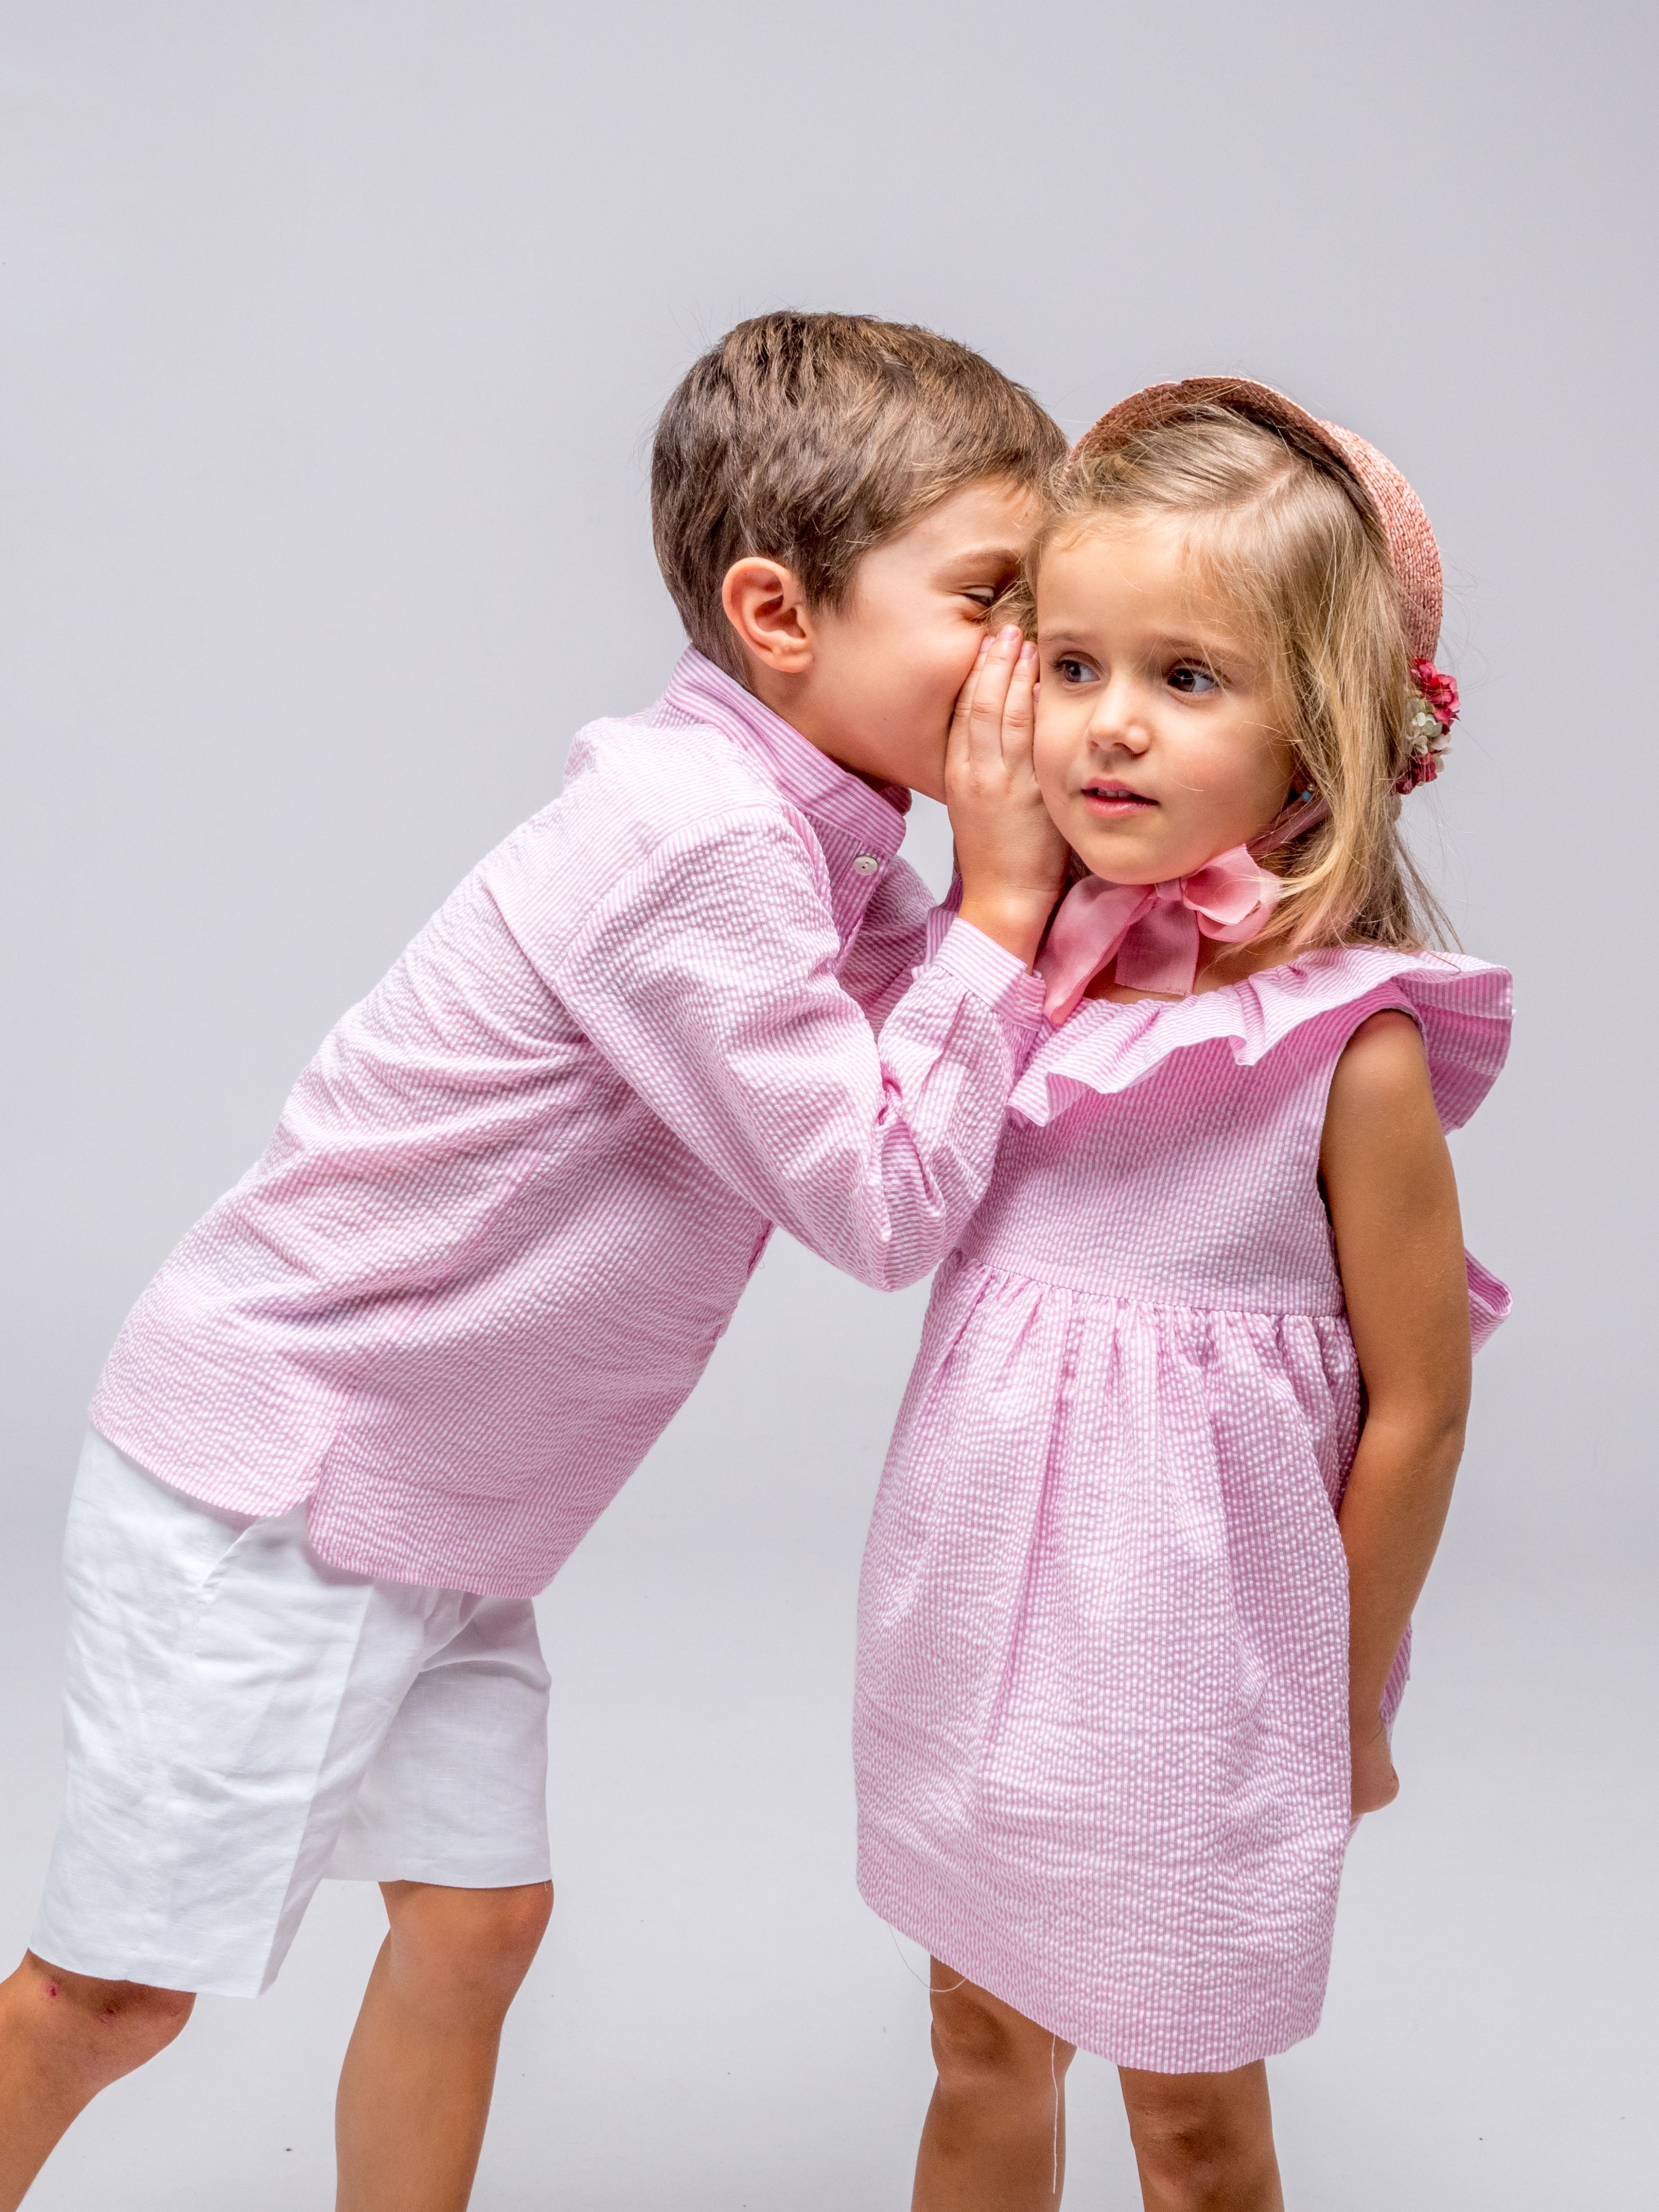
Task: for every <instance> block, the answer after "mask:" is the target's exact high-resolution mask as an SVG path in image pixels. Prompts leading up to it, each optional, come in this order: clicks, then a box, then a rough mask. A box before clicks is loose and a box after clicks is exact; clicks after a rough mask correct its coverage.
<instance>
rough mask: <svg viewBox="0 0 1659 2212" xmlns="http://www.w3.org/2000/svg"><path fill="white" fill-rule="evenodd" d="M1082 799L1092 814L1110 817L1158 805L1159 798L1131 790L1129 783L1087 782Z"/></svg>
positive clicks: (1134, 812)
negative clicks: (1149, 797) (1150, 797)
mask: <svg viewBox="0 0 1659 2212" xmlns="http://www.w3.org/2000/svg"><path fill="white" fill-rule="evenodd" d="M1082 799H1083V803H1084V805H1085V806H1086V807H1087V808H1088V810H1089V811H1090V812H1091V814H1103V815H1105V816H1106V817H1108V818H1110V817H1115V816H1121V815H1125V814H1137V813H1139V811H1141V810H1142V809H1143V808H1144V807H1148V806H1156V805H1158V801H1157V799H1148V798H1147V797H1146V794H1145V793H1143V792H1139V791H1131V790H1130V788H1129V787H1128V785H1127V783H1088V784H1085V786H1084V787H1083V792H1082Z"/></svg>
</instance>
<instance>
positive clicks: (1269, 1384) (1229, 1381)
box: [855, 946, 1510, 2073]
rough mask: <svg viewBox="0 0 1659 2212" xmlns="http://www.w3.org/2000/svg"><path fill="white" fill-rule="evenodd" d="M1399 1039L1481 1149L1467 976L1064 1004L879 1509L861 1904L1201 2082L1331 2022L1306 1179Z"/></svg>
mask: <svg viewBox="0 0 1659 2212" xmlns="http://www.w3.org/2000/svg"><path fill="white" fill-rule="evenodd" d="M1388 1007H1397V1008H1401V1009H1402V1010H1404V1011H1405V1012H1408V1013H1410V1014H1411V1015H1413V1017H1414V1018H1416V1020H1417V1022H1418V1023H1419V1026H1420V1027H1421V1029H1422V1030H1423V1033H1424V1036H1425V1041H1426V1045H1427V1050H1428V1058H1429V1066H1430V1071H1431V1077H1432V1080H1433V1085H1434V1091H1435V1097H1436V1101H1437V1105H1438V1107H1439V1110H1440V1115H1441V1119H1442V1121H1443V1122H1444V1123H1445V1125H1446V1126H1447V1127H1457V1126H1458V1125H1460V1124H1461V1123H1462V1122H1463V1121H1467V1120H1468V1116H1469V1115H1471V1114H1472V1113H1473V1112H1474V1109H1475V1107H1476V1106H1477V1105H1478V1104H1479V1103H1480V1100H1481V1099H1482V1098H1483V1097H1485V1095H1486V1091H1487V1090H1488V1089H1489V1088H1490V1086H1491V1085H1492V1081H1493V1079H1494V1078H1495V1077H1496V1075H1497V1073H1498V1069H1499V1067H1500V1066H1501V1065H1502V1063H1503V1060H1504V1053H1505V1051H1506V1048H1507V1045H1508V1040H1509V1024H1510V979H1509V977H1508V975H1506V974H1505V973H1504V970H1502V969H1497V968H1492V967H1489V966H1486V964H1484V963H1480V962H1478V961H1474V960H1468V959H1464V958H1461V957H1451V956H1443V955H1429V954H1425V955H1414V954H1404V953H1400V952H1395V951H1386V950H1383V949H1381V948H1378V947H1374V946H1350V947H1346V948H1343V949H1341V950H1339V951H1328V952H1321V953H1316V954H1312V955H1310V956H1307V957H1304V958H1302V959H1300V960H1297V961H1295V962H1293V963H1290V964H1288V965H1286V966H1284V967H1280V968H1276V969H1270V970H1268V971H1267V972H1265V973H1263V974H1261V975H1255V976H1252V977H1250V978H1249V979H1248V980H1247V981H1243V982H1241V983H1236V984H1232V985H1230V986H1228V987H1226V988H1225V989H1222V990H1219V991H1215V992H1212V993H1208V994H1203V995H1200V996H1197V997H1193V998H1188V999H1185V1000H1180V1001H1178V1002H1157V1001H1143V1002H1140V1003H1139V1004H1136V1005H1133V1006H1120V1005H1117V1004H1115V1003H1113V1002H1110V1001H1107V1000H1085V1002H1084V1004H1083V1005H1082V1006H1080V1007H1079V1009H1078V1011H1077V1012H1076V1013H1075V1014H1073V1017H1072V1018H1071V1019H1070V1020H1069V1021H1067V1022H1066V1024H1064V1026H1063V1027H1062V1028H1061V1029H1060V1030H1057V1031H1056V1032H1054V1035H1053V1036H1050V1037H1049V1038H1048V1040H1047V1042H1044V1043H1043V1044H1042V1046H1041V1047H1040V1048H1039V1049H1038V1050H1037V1052H1036V1054H1034V1056H1033V1058H1032V1060H1031V1062H1030V1066H1029V1067H1028V1069H1027V1071H1026V1073H1025V1074H1024V1077H1023V1079H1022V1080H1021V1082H1020V1084H1019V1085H1018V1088H1017V1089H1016V1091H1015V1092H1014V1095H1013V1099H1012V1109H1011V1110H1012V1117H1013V1125H1014V1126H1013V1127H1012V1128H1011V1129H1010V1131H1009V1132H1008V1133H1006V1136H1005V1138H1004V1141H1003V1146H1002V1150H1001V1152H1000V1156H999V1159H998V1164H997V1168H996V1170H995V1174H994V1178H993V1181H992V1183H991V1187H990V1189H989V1191H988V1193H987V1196H986V1198H985V1200H984V1202H983V1204H982V1205H981V1207H980V1209H979V1211H978V1212H977V1213H976V1214H975V1216H974V1217H973V1219H972V1221H971V1222H970V1224H969V1229H968V1231H967V1232H966V1234H965V1235H964V1237H963V1240H962V1242H961V1243H960V1245H959V1246H958V1248H957V1250H956V1251H955V1252H954V1253H953V1254H952V1255H951V1258H950V1259H949V1260H947V1261H946V1262H945V1266H944V1267H943V1268H942V1269H941V1270H940V1273H939V1277H938V1279H937V1281H936V1284H935V1287H934V1291H933V1303H932V1305H931V1307H930V1309H929V1312H928V1318H927V1330H926V1334H925V1336H924V1340H923V1343H922V1347H921V1352H920V1354H919V1356H918V1358H917V1362H916V1366H915V1373H914V1374H913V1376H912V1377H911V1381H910V1387H909V1390H908V1395H907V1396H906V1399H905V1401H904V1406H903V1409H902V1413H901V1414H900V1417H899V1423H898V1427H897V1430H896V1434H895V1436H894V1439H893V1443H892V1448H891V1451H890V1455H889V1459H888V1462H887V1468H886V1472H885V1474H884V1478H883V1481H882V1486H881V1490H880V1493H879V1496H878V1499H877V1503H876V1509H875V1517H874V1522H873V1525H872V1529H871V1534H870V1540H869V1547H868V1551H867V1553H866V1561H865V1571H864V1583H863V1590H862V1596H861V1604H860V1652H859V1677H858V1689H857V1717H856V1728H855V1749H856V1759H857V1767H858V1784H859V1810H860V1887H862V1889H863V1892H864V1894H865V1896H866V1899H867V1900H868V1901H869V1903H870V1904H871V1905H872V1906H873V1907H874V1908H875V1910H876V1911H878V1912H879V1913H881V1914H882V1915H883V1917H884V1918H886V1919H887V1920H889V1921H890V1922H891V1923H892V1924H893V1925H894V1926H895V1927H896V1928H898V1929H902V1931H903V1932H904V1933H905V1934H906V1935H908V1936H912V1937H914V1938H915V1940H916V1941H917V1942H921V1943H923V1944H925V1945H927V1948H928V1949H929V1950H930V1951H931V1952H932V1953H933V1954H934V1956H935V1957H936V1958H938V1959H939V1960H941V1961H943V1962H944V1963H945V1964H946V1965H947V1966H949V1967H951V1969H952V1970H953V1971H954V1972H957V1973H959V1974H962V1975H965V1976H966V1977H967V1978H969V1979H970V1980H972V1981H974V1982H976V1983H978V1984H980V1986H981V1987H982V1988H985V1989H987V1990H991V1991H992V1992H993V1993H994V1995H996V1996H1000V1997H1001V1998H1003V1999H1004V2000H1005V2002H1007V2003H1009V2004H1012V2005H1013V2006H1015V2007H1017V2008H1018V2010H1019V2011H1021V2012H1023V2013H1024V2014H1025V2015H1027V2016H1028V2017H1029V2018H1030V2019H1032V2020H1034V2021H1037V2022H1038V2023H1039V2024H1040V2025H1041V2026H1042V2027H1047V2028H1048V2029H1051V2030H1052V2031H1053V2032H1054V2033H1057V2034H1059V2035H1060V2036H1062V2037H1064V2038H1065V2039H1066V2041H1068V2042H1071V2043H1075V2044H1077V2045H1080V2046H1081V2047H1083V2048H1084V2049H1085V2050H1088V2051H1096V2052H1098V2053H1100V2054H1101V2055H1103V2057H1107V2058H1109V2059H1111V2060H1114V2061H1115V2063H1118V2064H1120V2065H1127V2066H1133V2067H1144V2068H1148V2069H1152V2070H1155V2071H1158V2072H1163V2073H1188V2072H1208V2071H1219V2070H1223V2069H1227V2068H1230V2067H1234V2066H1239V2065H1243V2064H1244V2063H1246V2062H1247V2061H1249V2060H1251V2059H1255V2058H1261V2057H1267V2056H1269V2055H1271V2054H1272V2053H1273V2052H1275V2051H1283V2050H1285V2048H1286V2047H1287V2046H1288V2045H1291V2044H1292V2043H1295V2042H1297V2041H1298V2040H1300V2039H1301V2038H1303V2037H1304V2036H1306V2035H1308V2034H1310V2033H1312V2031H1313V2029H1314V2027H1316V2025H1317V2022H1318V2019H1319V2013H1320V2008H1321V2004H1322V2000H1323V1996H1324V1989H1325V1979H1326V1973H1327V1969H1328V1960H1329V1954H1330V1942H1331V1931H1332V1925H1333V1921H1334V1914H1335V1908H1336V1896H1337V1887H1338V1882H1339V1880H1340V1874H1341V1868H1342V1858H1343V1852H1344V1848H1345V1845H1346V1840H1347V1837H1348V1833H1349V1826H1350V1823H1349V1804H1348V1794H1349V1768H1348V1712H1347V1649H1346V1645H1347V1586H1346V1570H1345V1565H1344V1559H1343V1553H1342V1547H1341V1544H1340V1539H1339V1536H1338V1533H1337V1527H1336V1518H1335V1508H1336V1505H1337V1504H1338V1502H1339V1500H1340V1496H1341V1492H1342V1486H1343V1483H1344V1481H1345V1480H1346V1474H1347V1469H1348V1467H1349V1463H1350V1462H1351V1461H1352V1455H1353V1449H1354V1444H1355V1441H1356V1437H1357V1435H1358V1424H1359V1413H1360V1378H1359V1374H1358V1366H1357V1364H1356V1361H1355V1358H1354V1352H1353V1346H1352V1340H1351V1339H1350V1337H1349V1334H1348V1328H1347V1323H1346V1320H1345V1318H1344V1314H1343V1299H1342V1285H1341V1281H1340V1277H1339V1275H1338V1273H1337V1267H1336V1261H1335V1255H1334V1248H1333V1244H1332V1239H1331V1233H1330V1226H1329V1223H1328V1218H1327V1216H1326V1213H1325V1210H1324V1206H1323V1204H1322V1199H1321V1196H1320V1191H1319V1184H1318V1158H1319V1146H1320V1138H1321V1133H1322V1127H1323V1121H1324V1114H1325V1101H1326V1096H1327V1093H1328V1088H1329V1085H1330V1079H1331V1075H1332V1073H1333V1071H1334V1068H1335V1066H1336V1062H1337V1060H1338V1058H1339V1057H1340V1054H1341V1052H1342V1049H1343V1048H1344V1046H1345V1045H1346V1042H1347V1041H1348V1039H1349V1037H1350V1036H1352V1033H1353V1031H1354V1030H1355V1029H1356V1028H1357V1027H1358V1024H1360V1023H1361V1022H1362V1021H1364V1020H1365V1019H1366V1018H1368V1017H1369V1016H1370V1015H1371V1014H1373V1013H1376V1012H1380V1011H1382V1010H1383V1009H1384V1008H1388ZM1469 1296H1470V1310H1471V1318H1472V1322H1473V1327H1474V1337H1475V1340H1476V1342H1477V1343H1479V1342H1480V1340H1482V1339H1483V1338H1484V1337H1485V1336H1486V1335H1487V1334H1489V1333H1490V1332H1491V1330H1492V1328H1495V1327H1496V1326H1497V1324H1498V1322H1499V1321H1500V1320H1501V1319H1502V1318H1503V1316H1504V1314H1505V1313H1506V1312H1507V1310H1508V1308H1509V1297H1508V1293H1507V1292H1506V1291H1504V1287H1503V1285H1501V1284H1500V1283H1498V1282H1497V1281H1496V1280H1495V1279H1493V1278H1492V1276H1490V1275H1489V1274H1487V1273H1486V1272H1485V1270H1484V1269H1482V1268H1481V1267H1479V1265H1478V1264H1477V1263H1476V1262H1475V1261H1473V1260H1471V1261H1470V1262H1469ZM1395 1674H1396V1677H1397V1680H1395V1683H1394V1684H1392V1685H1391V1704H1392V1702H1393V1701H1394V1700H1395V1699H1397V1697H1398V1694H1399V1690H1400V1688H1401V1686H1403V1681H1404V1675H1405V1663H1404V1654H1403V1653H1402V1655H1401V1662H1400V1663H1399V1664H1398V1665H1397V1666H1396V1668H1395Z"/></svg>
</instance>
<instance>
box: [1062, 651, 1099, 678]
mask: <svg viewBox="0 0 1659 2212" xmlns="http://www.w3.org/2000/svg"><path fill="white" fill-rule="evenodd" d="M1054 673H1055V675H1056V676H1058V677H1059V678H1060V682H1061V683H1062V684H1092V683H1093V682H1094V680H1095V671H1094V670H1093V669H1092V668H1091V667H1090V665H1089V664H1088V662H1087V661H1086V660H1074V659H1072V657H1071V656H1070V654H1068V653H1062V654H1061V656H1060V659H1058V660H1057V661H1055V663H1054Z"/></svg>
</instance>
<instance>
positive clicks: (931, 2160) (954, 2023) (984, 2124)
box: [911, 1959, 1076, 2212]
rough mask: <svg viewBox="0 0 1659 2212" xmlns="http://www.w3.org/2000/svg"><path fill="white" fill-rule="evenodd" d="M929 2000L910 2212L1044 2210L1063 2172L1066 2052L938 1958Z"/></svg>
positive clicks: (1055, 2198)
mask: <svg viewBox="0 0 1659 2212" xmlns="http://www.w3.org/2000/svg"><path fill="white" fill-rule="evenodd" d="M1075 2055H1076V2054H1075V2052H1074V2051H1073V2046H1072V2045H1070V2044H1069V2043H1062V2042H1061V2041H1060V2039H1059V2037H1058V2036H1055V2035H1051V2034H1050V2033H1048V2029H1047V2028H1046V2027H1038V2026H1037V2025H1036V2022H1035V2021H1030V2020H1027V2019H1026V2018H1025V2016H1024V2014H1023V2013H1018V2012H1016V2011H1015V2010H1014V2008H1013V2007H1012V2005H1006V2004H1004V2003H1003V2002H1002V2000H1001V1999H1000V1997H994V1996H992V1995H991V1994H990V1992H989V1991H988V1990H981V1989H978V1988H976V1987H975V1984H973V1983H972V1982H965V1981H963V1978H962V1977H961V1975H960V1974H956V1973H952V1972H951V1969H950V1968H949V1967H948V1966H945V1965H944V1964H943V1962H942V1961H941V1960H937V1959H935V1960H934V1961H933V2063H934V2064H935V2065H936V2066H937V2067H938V2069H939V2086H938V2087H937V2088H936V2089H935V2090H934V2092H933V2102H932V2104H930V2105H929V2106H928V2107H927V2122H926V2124H925V2125H924V2126H923V2128H922V2131H921V2153H920V2154H919V2156H918V2157H917V2160H916V2186H915V2196H914V2197H913V2198H912V2199H911V2207H912V2212H1050V2208H1051V2207H1052V2206H1054V2205H1056V2204H1058V2203H1059V2202H1060V2186H1061V2184H1062V2182H1063V2181H1064V2179H1065V2174H1066V2068H1067V2067H1068V2066H1069V2065H1070V2064H1071V2063H1072V2060H1073V2057H1075Z"/></svg>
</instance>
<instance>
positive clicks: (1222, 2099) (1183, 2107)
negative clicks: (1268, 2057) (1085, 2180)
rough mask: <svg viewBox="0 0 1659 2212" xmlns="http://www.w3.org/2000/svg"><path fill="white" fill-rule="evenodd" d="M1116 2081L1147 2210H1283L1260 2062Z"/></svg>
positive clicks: (1125, 2073) (1127, 2075)
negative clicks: (1224, 2069)
mask: <svg viewBox="0 0 1659 2212" xmlns="http://www.w3.org/2000/svg"><path fill="white" fill-rule="evenodd" d="M1118 2076H1119V2079H1120V2080H1121V2082H1122V2084H1123V2103H1124V2108H1125V2110H1126V2111H1127V2113H1128V2115H1129V2133H1130V2136H1131V2137H1132V2138H1133V2142H1134V2147H1135V2162H1136V2164H1137V2166H1139V2169H1140V2193H1141V2198H1142V2201H1143V2203H1145V2204H1146V2212H1284V2206H1285V2198H1284V2195H1283V2192H1282V2191H1281V2190H1280V2188H1279V2160H1278V2159H1277V2157H1276V2156H1275V2155H1274V2153H1273V2113H1272V2110H1271V2107H1270V2106H1269V2105H1268V2102H1267V2068H1266V2067H1265V2066H1264V2065H1263V2064H1262V2063H1261V2061H1260V2060H1259V2059H1258V2060H1257V2061H1256V2063H1255V2064H1254V2065H1252V2066H1240V2067H1237V2068H1236V2069H1234V2071H1233V2072H1231V2074H1141V2073H1138V2072H1136V2071H1135V2070H1134V2069H1133V2068H1132V2067H1127V2066H1121V2067H1120V2068H1119V2069H1118Z"/></svg>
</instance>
